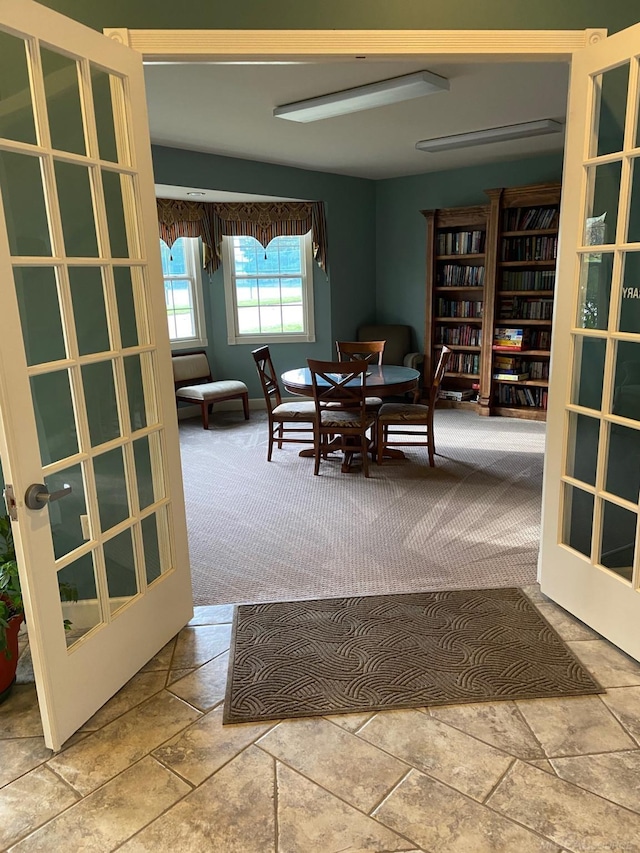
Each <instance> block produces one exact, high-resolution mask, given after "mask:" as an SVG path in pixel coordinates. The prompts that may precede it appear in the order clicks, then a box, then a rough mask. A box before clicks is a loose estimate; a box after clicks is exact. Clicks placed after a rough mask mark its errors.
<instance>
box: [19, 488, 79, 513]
mask: <svg viewBox="0 0 640 853" xmlns="http://www.w3.org/2000/svg"><path fill="white" fill-rule="evenodd" d="M70 494H71V486H70V485H69V484H68V483H65V484H64V485H63V486H62V488H61V489H58V491H57V492H50V491H49V490H48V489H47V487H46V486H45V484H44V483H32V484H31V485H30V486H29V488H28V489H27V491H26V492H25V495H24V502H25V503H26V505H27V506H28V507H29V509H42V508H43V507H45V506H46V505H47V504H50V503H53V501H59V500H60V498H63V497H64V496H65V495H70Z"/></svg>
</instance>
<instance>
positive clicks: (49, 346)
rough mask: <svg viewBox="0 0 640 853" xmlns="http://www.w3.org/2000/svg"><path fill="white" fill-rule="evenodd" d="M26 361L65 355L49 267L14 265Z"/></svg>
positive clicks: (31, 362)
mask: <svg viewBox="0 0 640 853" xmlns="http://www.w3.org/2000/svg"><path fill="white" fill-rule="evenodd" d="M13 277H14V279H15V283H16V295H17V297H18V308H19V309H20V325H21V327H22V339H23V341H24V348H25V353H26V356H27V364H42V363H43V362H46V361H57V360H58V359H61V358H65V357H66V349H65V345H64V336H63V334H62V319H61V317H60V305H59V303H58V286H57V283H56V273H55V270H54V269H53V267H14V269H13Z"/></svg>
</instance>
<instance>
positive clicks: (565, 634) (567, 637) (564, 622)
mask: <svg viewBox="0 0 640 853" xmlns="http://www.w3.org/2000/svg"><path fill="white" fill-rule="evenodd" d="M536 607H537V608H538V610H539V611H540V613H541V614H542V615H543V616H544V618H545V619H546V620H547V622H549V623H550V625H551V626H552V627H553V628H555V629H556V631H557V632H558V634H560V636H561V637H562V639H563V640H564V641H565V642H566V643H567V642H570V641H572V640H599V639H600V634H598V633H597V631H594V630H593V628H590V627H589V626H588V625H585V624H584V622H581V621H580V620H579V619H576V617H575V616H572V615H571V613H567V611H566V610H564V609H563V608H562V607H559V606H558V605H557V604H542V603H538V602H536Z"/></svg>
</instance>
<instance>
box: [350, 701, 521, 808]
mask: <svg viewBox="0 0 640 853" xmlns="http://www.w3.org/2000/svg"><path fill="white" fill-rule="evenodd" d="M358 737H361V738H364V739H365V740H368V741H369V743H372V744H374V745H375V746H379V747H380V748H381V749H384V750H385V751H386V752H389V753H391V754H392V755H395V756H397V757H398V758H400V759H402V760H403V761H406V762H407V763H408V764H411V765H412V766H413V767H416V768H417V769H418V770H422V771H424V772H425V773H428V774H429V775H430V776H433V777H435V778H436V779H439V780H440V781H441V782H445V783H446V784H447V785H451V786H452V787H453V788H456V790H458V791H462V792H463V793H464V794H468V795H469V796H471V797H473V798H474V799H476V800H483V799H484V798H485V797H486V796H487V794H488V793H489V791H491V789H492V788H493V786H494V785H495V784H496V782H497V781H498V779H500V777H501V776H502V774H503V773H504V772H505V771H506V770H507V768H508V767H509V765H510V764H511V762H512V761H513V758H512V757H511V756H510V755H505V753H504V752H501V751H500V750H498V749H495V747H493V746H489V745H488V744H485V743H481V742H480V741H479V740H476V739H475V738H472V737H469V735H466V734H464V733H463V732H459V731H458V730H457V729H454V728H452V727H451V726H448V725H446V724H445V723H442V722H441V721H440V720H436V719H435V717H429V716H427V715H426V714H422V713H420V711H385V712H384V713H381V714H376V716H375V717H374V718H373V719H372V720H371V721H370V722H368V723H367V724H366V725H365V726H364V727H363V728H362V729H361V730H360V731H359V732H358Z"/></svg>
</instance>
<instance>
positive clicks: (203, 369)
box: [171, 350, 249, 429]
mask: <svg viewBox="0 0 640 853" xmlns="http://www.w3.org/2000/svg"><path fill="white" fill-rule="evenodd" d="M171 361H172V363H173V382H174V385H175V389H176V400H181V401H183V402H185V403H197V404H198V405H199V406H200V408H201V409H202V426H203V427H204V428H205V429H209V412H210V411H211V407H212V406H213V404H214V403H221V402H222V401H223V400H237V399H241V400H242V408H243V410H244V417H245V420H249V389H248V388H247V386H246V385H245V384H244V382H240V381H238V380H237V379H222V380H219V381H214V380H213V377H212V376H211V368H210V367H209V360H208V358H207V354H206V352H204V350H203V351H199V352H189V353H184V354H181V353H174V354H173V355H172V356H171Z"/></svg>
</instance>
